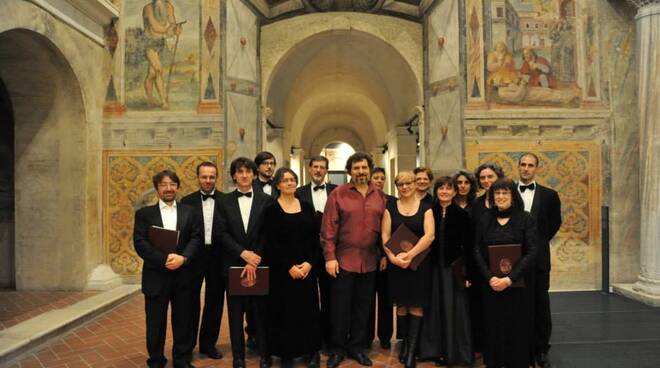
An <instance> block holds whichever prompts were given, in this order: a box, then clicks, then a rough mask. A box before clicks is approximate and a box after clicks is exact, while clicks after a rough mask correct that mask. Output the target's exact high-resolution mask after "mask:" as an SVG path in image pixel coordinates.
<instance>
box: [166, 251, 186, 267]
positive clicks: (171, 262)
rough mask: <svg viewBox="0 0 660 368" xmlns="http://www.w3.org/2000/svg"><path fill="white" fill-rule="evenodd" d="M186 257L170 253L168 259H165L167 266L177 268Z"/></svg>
mask: <svg viewBox="0 0 660 368" xmlns="http://www.w3.org/2000/svg"><path fill="white" fill-rule="evenodd" d="M185 260H186V259H185V258H184V257H183V256H180V255H178V254H176V253H170V254H168V255H167V260H166V261H165V267H166V268H167V269H168V270H171V271H173V270H176V269H177V268H179V267H181V266H182V265H183V262H184V261H185Z"/></svg>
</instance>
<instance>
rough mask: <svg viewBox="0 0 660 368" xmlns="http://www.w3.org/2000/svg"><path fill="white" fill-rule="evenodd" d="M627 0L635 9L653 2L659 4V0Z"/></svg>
mask: <svg viewBox="0 0 660 368" xmlns="http://www.w3.org/2000/svg"><path fill="white" fill-rule="evenodd" d="M628 2H629V3H631V4H632V5H634V6H635V7H636V8H637V9H641V8H643V7H645V6H649V5H653V4H660V0H628Z"/></svg>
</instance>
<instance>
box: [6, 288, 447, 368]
mask: <svg viewBox="0 0 660 368" xmlns="http://www.w3.org/2000/svg"><path fill="white" fill-rule="evenodd" d="M228 336H229V335H228V327H227V313H225V314H224V315H223V321H222V330H221V333H220V341H219V343H220V345H219V346H218V347H219V349H220V351H221V352H222V353H223V354H224V356H225V357H224V358H223V359H221V360H212V359H208V358H206V357H202V356H199V355H198V354H197V352H195V357H194V360H193V364H194V365H195V366H196V367H227V368H229V367H231V362H232V359H231V352H230V346H229V337H228ZM171 347H172V334H171V329H170V328H169V325H168V331H167V342H166V344H165V349H166V354H165V355H166V356H167V358H168V359H169V360H170V364H168V366H171ZM369 356H370V358H371V359H372V360H373V361H374V367H389V366H392V367H401V365H400V364H399V362H398V360H397V354H396V351H395V348H392V350H391V351H386V350H382V349H380V347H379V346H378V344H374V348H373V349H372V350H371V352H370V354H369ZM146 359H147V354H146V345H145V326H144V297H143V296H142V294H137V295H135V296H132V297H131V298H129V299H128V300H127V301H126V302H125V303H123V304H121V305H120V306H118V307H117V308H115V309H113V310H112V311H110V312H108V313H106V314H104V315H102V316H100V317H98V318H96V319H95V320H92V321H90V322H88V323H86V324H85V325H83V326H81V327H79V328H78V329H76V330H75V331H73V332H71V333H69V334H68V335H66V336H63V337H61V338H57V339H54V340H52V341H50V342H49V343H48V344H47V345H45V346H43V347H41V348H40V349H38V351H36V352H35V353H33V354H30V355H29V356H26V357H24V358H23V359H22V360H21V361H19V362H17V363H14V364H13V365H11V366H10V367H11V368H32V367H48V368H56V367H68V368H71V367H95V368H96V367H100V368H106V367H107V368H110V367H116V368H129V367H145V366H146ZM326 359H327V357H325V356H322V366H323V367H325V360H326ZM258 362H259V360H258V357H257V356H256V355H255V354H254V353H252V352H250V351H249V350H248V353H247V365H248V367H256V366H258ZM275 366H279V364H278V363H277V360H275ZM418 366H419V367H420V368H431V367H435V365H434V364H432V363H419V364H418ZM357 367H361V366H360V365H358V364H357V363H355V362H352V361H349V360H346V361H345V362H344V363H342V365H341V368H357Z"/></svg>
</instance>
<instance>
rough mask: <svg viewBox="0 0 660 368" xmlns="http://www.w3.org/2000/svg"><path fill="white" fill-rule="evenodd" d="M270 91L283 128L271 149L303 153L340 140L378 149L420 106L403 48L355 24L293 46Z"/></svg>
mask: <svg viewBox="0 0 660 368" xmlns="http://www.w3.org/2000/svg"><path fill="white" fill-rule="evenodd" d="M265 92H266V93H265V94H266V106H267V107H268V108H269V111H271V112H272V113H271V115H270V116H269V120H270V122H271V123H272V124H273V125H275V126H279V127H282V128H284V129H283V132H284V133H283V135H282V138H281V141H279V142H276V143H274V145H281V146H280V147H279V148H277V149H274V150H277V151H279V152H283V153H286V152H289V151H290V149H291V148H300V149H301V151H302V153H303V154H304V158H309V157H310V156H311V155H314V154H316V153H318V152H320V151H321V150H322V149H323V148H324V147H326V146H327V145H328V144H330V143H332V142H337V141H341V142H345V143H347V144H349V145H351V146H352V147H353V148H354V149H355V150H356V151H365V152H371V153H376V152H378V153H380V152H382V151H383V148H382V147H384V146H385V145H387V144H388V141H389V140H391V139H396V134H395V133H393V132H395V130H396V127H397V126H400V125H402V124H404V123H405V122H406V121H408V120H409V119H410V117H411V116H412V115H414V114H415V107H416V106H421V105H422V102H421V101H422V96H421V93H420V88H419V82H418V81H417V79H416V76H415V73H414V72H413V70H412V68H411V66H410V65H409V64H408V62H407V61H406V59H405V58H404V57H403V56H402V55H401V54H400V53H399V51H397V49H395V48H394V47H393V46H392V45H391V44H389V43H388V42H386V41H384V40H383V39H381V38H379V37H376V36H374V35H372V34H369V33H366V32H362V31H357V30H354V29H348V30H346V29H344V30H331V31H324V32H320V33H317V34H314V35H313V36H310V37H308V38H306V39H304V40H303V41H301V42H299V43H297V44H295V45H294V46H292V47H291V49H290V50H288V51H287V52H286V53H285V54H284V56H283V57H282V58H281V60H279V61H278V63H277V65H276V66H275V67H274V69H273V73H272V74H271V78H270V80H269V81H267V87H266V91H265ZM378 159H379V158H377V160H378ZM379 164H381V165H382V162H379Z"/></svg>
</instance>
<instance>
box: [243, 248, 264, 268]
mask: <svg viewBox="0 0 660 368" xmlns="http://www.w3.org/2000/svg"><path fill="white" fill-rule="evenodd" d="M241 258H243V260H244V261H245V263H247V264H249V265H252V266H254V267H255V268H256V267H257V266H259V263H261V256H259V255H258V254H257V253H255V252H253V251H251V250H244V251H242V252H241Z"/></svg>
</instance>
